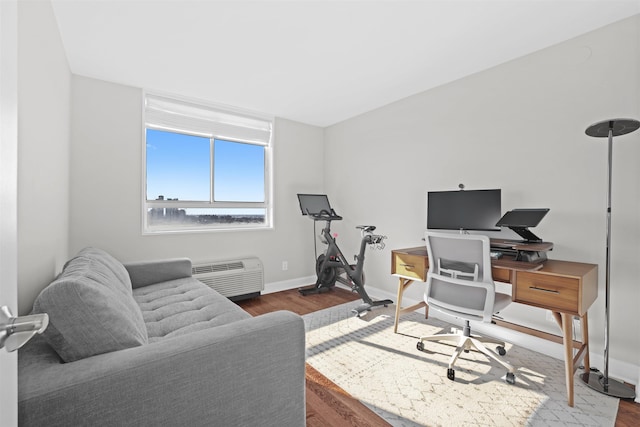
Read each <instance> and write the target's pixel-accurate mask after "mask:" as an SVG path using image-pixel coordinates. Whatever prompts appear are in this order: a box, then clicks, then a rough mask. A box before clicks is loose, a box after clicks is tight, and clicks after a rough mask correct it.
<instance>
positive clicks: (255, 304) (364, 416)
mask: <svg viewBox="0 0 640 427" xmlns="http://www.w3.org/2000/svg"><path fill="white" fill-rule="evenodd" d="M357 299H358V295H357V294H355V293H353V292H349V291H347V290H345V289H341V288H338V287H335V288H333V289H332V290H331V291H330V292H327V293H324V294H320V295H307V296H302V295H300V293H299V292H298V291H297V290H296V289H292V290H288V291H282V292H276V293H272V294H266V295H262V296H260V297H258V298H253V299H250V300H245V301H239V302H238V303H237V304H238V305H240V306H241V307H242V308H243V309H244V310H246V311H247V312H248V313H250V314H251V315H253V316H258V315H260V314H264V313H269V312H272V311H277V310H289V311H293V312H294V313H298V314H300V315H304V314H307V313H311V312H313V311H317V310H322V309H324V308H328V307H332V306H334V305H339V304H342V303H345V302H349V301H353V300H357ZM306 378H307V396H306V397H307V426H309V427H316V426H318V427H319V426H328V425H330V426H363V427H364V426H372V427H374V426H389V425H390V424H388V423H387V422H386V421H384V420H383V419H382V418H380V417H378V415H376V414H375V413H374V412H373V411H371V410H370V409H369V408H367V407H366V406H364V405H363V404H362V403H360V402H359V401H358V400H357V399H354V398H353V397H352V396H351V395H349V393H347V392H346V391H344V390H343V389H341V388H340V387H338V386H337V385H335V384H334V383H333V382H331V381H330V380H329V379H327V378H326V377H325V376H324V375H322V374H321V373H320V372H318V371H316V370H315V369H314V368H313V367H311V366H310V365H307V371H306ZM638 420H640V403H635V402H633V401H631V400H623V399H621V400H620V405H619V407H618V416H617V418H616V423H615V427H632V426H638Z"/></svg>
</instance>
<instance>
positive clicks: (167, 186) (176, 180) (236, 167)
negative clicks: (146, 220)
mask: <svg viewBox="0 0 640 427" xmlns="http://www.w3.org/2000/svg"><path fill="white" fill-rule="evenodd" d="M214 146H215V148H214V159H215V160H214V162H215V167H214V182H215V188H214V198H215V200H216V201H251V202H262V201H264V147H262V146H259V145H252V144H242V143H236V142H230V141H224V140H216V141H215V144H214ZM209 159H210V140H209V138H205V137H199V136H192V135H184V134H178V133H171V132H165V131H159V130H152V129H147V160H146V161H147V198H148V199H149V200H155V199H156V198H157V197H158V196H159V195H162V196H164V197H165V199H168V198H171V199H175V198H177V199H179V200H196V201H208V200H209V193H210V178H209V177H210V174H211V172H210V164H209V163H210V161H209Z"/></svg>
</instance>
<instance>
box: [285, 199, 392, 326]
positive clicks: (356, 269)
mask: <svg viewBox="0 0 640 427" xmlns="http://www.w3.org/2000/svg"><path fill="white" fill-rule="evenodd" d="M298 200H299V202H300V209H301V210H302V214H303V215H308V216H309V217H310V218H311V219H313V220H314V223H315V222H317V221H324V222H325V226H324V227H323V229H322V232H321V234H320V237H321V240H322V242H323V243H325V244H326V245H327V249H326V251H325V252H324V253H323V254H321V255H320V256H318V257H317V259H316V274H317V280H316V283H315V284H314V285H312V286H308V287H306V288H300V289H298V291H299V292H300V293H301V294H302V295H310V294H318V293H324V292H328V291H329V290H330V289H331V288H332V287H334V286H335V284H336V282H340V283H342V284H344V285H347V286H349V287H350V288H351V290H352V291H355V292H357V293H358V295H360V298H362V301H364V303H363V304H361V305H359V306H358V307H356V308H355V309H354V312H355V313H356V315H358V316H360V314H361V313H362V312H365V311H369V310H371V309H372V308H373V307H378V306H384V307H386V306H388V305H389V304H393V301H391V300H389V299H385V300H381V301H374V300H372V299H371V297H369V295H368V294H367V291H366V290H365V289H364V271H363V270H364V253H365V250H366V248H367V246H371V247H372V248H374V249H383V248H384V239H386V238H387V237H386V236H382V235H379V234H373V232H374V231H375V229H376V227H375V226H373V225H358V226H356V228H357V229H359V230H360V234H361V237H362V238H361V241H360V252H359V253H358V255H356V256H355V261H356V263H355V264H350V263H349V262H348V261H347V259H346V257H345V256H344V254H343V253H342V251H341V250H340V248H339V247H338V244H337V242H336V239H335V236H333V235H332V234H331V221H340V220H341V219H342V217H341V216H339V215H337V214H336V213H335V211H334V210H333V209H332V208H331V206H330V205H329V199H328V198H327V196H326V195H324V194H298ZM314 228H315V227H314ZM314 234H315V233H314Z"/></svg>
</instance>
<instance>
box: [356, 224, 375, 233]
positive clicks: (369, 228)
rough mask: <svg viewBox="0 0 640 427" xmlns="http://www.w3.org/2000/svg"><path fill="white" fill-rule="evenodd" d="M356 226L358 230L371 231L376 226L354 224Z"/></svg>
mask: <svg viewBox="0 0 640 427" xmlns="http://www.w3.org/2000/svg"><path fill="white" fill-rule="evenodd" d="M356 228H357V229H359V230H364V231H368V232H371V231H373V230H375V229H376V226H375V225H356Z"/></svg>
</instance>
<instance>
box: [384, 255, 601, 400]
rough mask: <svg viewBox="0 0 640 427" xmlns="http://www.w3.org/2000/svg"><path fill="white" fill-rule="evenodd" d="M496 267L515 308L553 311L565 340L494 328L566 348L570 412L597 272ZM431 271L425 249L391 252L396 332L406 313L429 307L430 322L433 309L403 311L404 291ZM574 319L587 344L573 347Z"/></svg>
mask: <svg viewBox="0 0 640 427" xmlns="http://www.w3.org/2000/svg"><path fill="white" fill-rule="evenodd" d="M491 265H492V269H491V273H492V275H493V280H495V281H498V282H505V283H511V285H512V292H511V294H512V297H511V299H512V301H513V302H518V303H521V304H527V305H531V306H534V307H539V308H542V309H546V310H551V312H552V313H553V317H554V319H555V320H556V322H557V323H558V325H559V326H560V330H561V332H562V335H561V336H557V335H553V334H549V333H546V332H543V331H539V330H536V329H531V328H528V327H525V326H522V325H517V324H515V323H509V322H505V321H503V320H500V319H497V318H494V323H496V324H498V325H500V326H504V327H507V328H510V329H515V330H517V331H519V332H524V333H527V334H530V335H534V336H537V337H540V338H545V339H549V340H552V341H555V342H557V343H562V344H563V345H564V361H565V376H566V384H567V401H568V404H569V406H573V378H574V374H575V372H576V369H577V366H578V365H579V363H580V361H581V360H583V362H582V364H583V365H584V368H585V370H586V371H587V372H588V371H589V367H590V366H589V328H588V322H587V310H588V309H589V307H590V306H591V304H593V302H594V301H595V300H596V297H597V292H598V266H597V265H595V264H584V263H580V262H571V261H558V260H547V261H545V262H544V263H542V264H527V263H523V262H518V261H513V260H512V259H509V258H501V259H496V260H492V261H491ZM428 269H429V259H428V257H427V249H426V247H425V246H420V247H415V248H407V249H397V250H393V251H391V274H393V275H395V276H396V277H398V279H399V283H398V299H397V304H396V316H395V324H394V328H393V331H394V332H397V331H398V320H399V318H400V315H401V314H402V313H406V312H409V311H415V310H417V309H419V308H421V307H425V310H426V313H425V318H426V317H428V315H429V307H427V304H426V303H425V302H421V303H418V304H415V305H412V306H410V307H402V295H403V294H404V291H405V290H406V289H407V288H408V287H409V286H410V285H411V284H413V283H414V281H416V280H419V281H421V282H425V281H426V280H427V270H428ZM573 316H578V317H579V318H580V325H581V330H582V337H581V339H582V341H574V340H573V338H572V323H571V322H572V318H573ZM574 349H575V350H576V353H575V355H574Z"/></svg>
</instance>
